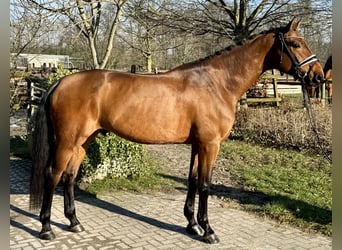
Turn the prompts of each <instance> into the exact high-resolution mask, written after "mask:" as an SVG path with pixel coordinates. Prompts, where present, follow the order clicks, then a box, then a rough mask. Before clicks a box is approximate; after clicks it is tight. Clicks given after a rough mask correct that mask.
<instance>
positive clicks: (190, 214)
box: [184, 145, 204, 236]
mask: <svg viewBox="0 0 342 250" xmlns="http://www.w3.org/2000/svg"><path fill="white" fill-rule="evenodd" d="M197 167H198V147H197V146H195V145H192V148H191V161H190V171H189V178H188V193H187V197H186V201H185V205H184V215H185V217H186V218H187V220H188V222H189V224H188V226H187V227H186V231H187V232H189V233H191V234H198V235H200V236H202V235H203V233H204V230H203V229H202V228H201V227H200V226H199V225H198V224H197V222H196V220H195V216H194V213H195V197H196V192H197V174H198V171H197Z"/></svg>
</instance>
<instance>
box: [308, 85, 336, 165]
mask: <svg viewBox="0 0 342 250" xmlns="http://www.w3.org/2000/svg"><path fill="white" fill-rule="evenodd" d="M302 88H303V93H304V104H305V108H306V110H307V111H308V116H309V121H310V124H311V128H312V131H313V132H314V134H315V136H316V140H317V143H318V146H319V148H320V150H321V151H322V153H323V156H324V157H325V159H326V160H327V161H328V162H329V163H330V164H332V159H331V156H330V155H329V154H328V153H327V151H326V150H325V149H324V148H323V144H322V143H321V142H322V141H321V138H320V136H319V133H318V129H317V123H316V117H315V116H314V114H313V112H312V108H311V101H310V98H309V95H308V91H307V89H306V88H305V86H304V85H302Z"/></svg>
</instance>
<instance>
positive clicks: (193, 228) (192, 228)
mask: <svg viewBox="0 0 342 250" xmlns="http://www.w3.org/2000/svg"><path fill="white" fill-rule="evenodd" d="M186 231H187V232H188V233H189V234H197V235H199V236H203V234H204V230H203V228H202V227H201V226H200V225H198V224H195V225H190V224H189V225H188V226H187V227H186Z"/></svg>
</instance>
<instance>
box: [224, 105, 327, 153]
mask: <svg viewBox="0 0 342 250" xmlns="http://www.w3.org/2000/svg"><path fill="white" fill-rule="evenodd" d="M301 100H302V99H301ZM301 105H302V106H301V108H298V106H297V107H296V106H294V105H293V104H292V103H282V104H281V105H280V107H279V108H271V109H262V108H256V109H251V108H248V109H241V110H240V111H238V113H237V116H236V121H235V124H234V127H233V130H232V133H231V138H232V139H241V140H244V141H250V142H255V143H258V144H262V145H266V146H275V147H280V148H292V149H299V150H308V151H312V152H319V153H322V152H320V151H321V147H322V148H323V149H325V150H326V153H328V154H331V152H332V111H331V108H330V107H322V106H321V105H312V108H313V112H314V114H315V118H316V123H317V130H318V134H319V137H320V140H321V142H320V143H321V145H319V143H318V141H317V138H316V135H315V133H314V132H313V130H312V127H311V124H310V120H309V117H308V114H307V111H306V110H305V109H303V104H301Z"/></svg>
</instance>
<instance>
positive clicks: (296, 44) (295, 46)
mask: <svg viewBox="0 0 342 250" xmlns="http://www.w3.org/2000/svg"><path fill="white" fill-rule="evenodd" d="M292 46H293V47H294V48H300V44H299V43H298V42H293V43H292Z"/></svg>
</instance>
